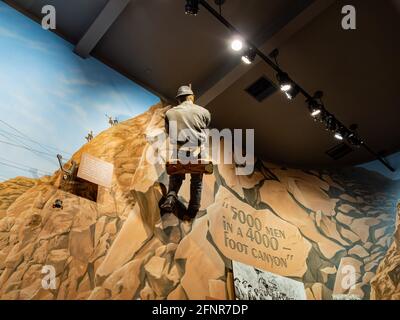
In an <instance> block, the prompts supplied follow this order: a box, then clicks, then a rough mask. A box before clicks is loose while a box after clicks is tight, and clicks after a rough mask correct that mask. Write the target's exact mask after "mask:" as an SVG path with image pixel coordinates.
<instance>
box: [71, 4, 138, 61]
mask: <svg viewBox="0 0 400 320" xmlns="http://www.w3.org/2000/svg"><path fill="white" fill-rule="evenodd" d="M130 1H131V0H109V1H108V3H107V4H106V5H105V7H104V9H103V10H102V11H101V12H100V14H99V15H98V16H97V18H96V19H95V21H94V22H93V23H92V25H91V26H90V27H89V29H88V30H87V31H86V33H85V34H84V36H83V37H82V39H81V40H80V41H79V42H78V44H77V45H76V47H75V49H74V52H75V53H76V54H77V55H79V56H81V57H82V58H84V59H86V58H88V57H89V56H90V53H91V52H92V51H93V49H94V48H95V47H96V45H97V44H98V43H99V41H100V40H101V38H102V37H103V36H104V35H105V34H106V32H107V31H108V29H109V28H110V27H111V26H112V25H113V23H114V22H115V21H116V20H117V18H118V17H119V15H120V14H121V13H122V12H123V11H124V10H125V8H126V6H127V5H128V4H129V2H130Z"/></svg>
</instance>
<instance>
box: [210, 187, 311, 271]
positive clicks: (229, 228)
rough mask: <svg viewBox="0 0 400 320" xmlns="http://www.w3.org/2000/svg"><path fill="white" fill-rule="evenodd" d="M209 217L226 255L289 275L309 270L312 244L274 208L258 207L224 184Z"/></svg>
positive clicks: (217, 241) (219, 246) (216, 240)
mask: <svg viewBox="0 0 400 320" xmlns="http://www.w3.org/2000/svg"><path fill="white" fill-rule="evenodd" d="M208 218H209V222H210V234H211V236H212V239H213V241H214V242H215V244H216V245H217V247H218V248H219V250H220V251H221V252H222V253H223V254H224V255H225V256H226V257H227V258H229V259H231V260H234V261H239V262H242V263H245V264H247V265H252V266H254V267H256V268H258V269H261V270H265V271H269V272H273V273H275V274H279V275H282V276H287V277H302V276H303V275H304V274H305V272H306V271H307V264H306V261H307V257H308V254H309V252H310V250H311V247H312V246H311V243H310V242H309V241H308V240H307V239H305V238H304V237H303V236H302V235H301V233H300V231H299V229H298V228H297V227H296V226H294V225H292V224H290V223H288V222H286V221H285V220H282V219H281V218H279V217H278V216H277V215H275V214H274V213H273V212H272V211H270V210H268V209H265V210H256V209H254V208H253V207H251V206H250V205H248V204H246V203H244V202H242V201H241V200H239V199H238V198H237V197H235V196H234V195H233V194H232V193H231V192H229V191H228V190H227V189H226V188H224V187H221V188H220V189H219V191H218V193H217V195H216V201H215V203H214V204H213V205H212V206H211V207H210V208H209V209H208Z"/></svg>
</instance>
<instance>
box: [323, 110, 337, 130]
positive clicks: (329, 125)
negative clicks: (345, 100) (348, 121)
mask: <svg viewBox="0 0 400 320" xmlns="http://www.w3.org/2000/svg"><path fill="white" fill-rule="evenodd" d="M324 122H325V127H326V130H328V131H332V132H336V131H337V129H338V125H337V122H336V119H335V118H334V116H333V115H331V114H327V115H326V117H325V119H324Z"/></svg>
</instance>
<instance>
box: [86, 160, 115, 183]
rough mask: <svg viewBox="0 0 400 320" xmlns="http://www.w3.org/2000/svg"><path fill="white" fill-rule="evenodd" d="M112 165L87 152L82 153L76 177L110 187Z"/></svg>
mask: <svg viewBox="0 0 400 320" xmlns="http://www.w3.org/2000/svg"><path fill="white" fill-rule="evenodd" d="M113 171H114V165H113V164H112V163H109V162H106V161H103V160H101V159H99V158H96V157H94V156H92V155H90V154H88V153H84V154H82V158H81V163H80V165H79V170H78V178H81V179H84V180H87V181H89V182H92V183H95V184H97V185H99V186H102V187H105V188H111V183H112V177H113Z"/></svg>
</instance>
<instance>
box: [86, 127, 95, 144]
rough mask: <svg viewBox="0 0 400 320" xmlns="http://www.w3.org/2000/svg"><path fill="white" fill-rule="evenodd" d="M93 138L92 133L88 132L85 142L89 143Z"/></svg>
mask: <svg viewBox="0 0 400 320" xmlns="http://www.w3.org/2000/svg"><path fill="white" fill-rule="evenodd" d="M93 138H94V136H93V131H92V130H90V132H89V133H88V135H87V136H86V137H85V139H86V140H87V142H90V141H92V140H93Z"/></svg>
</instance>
